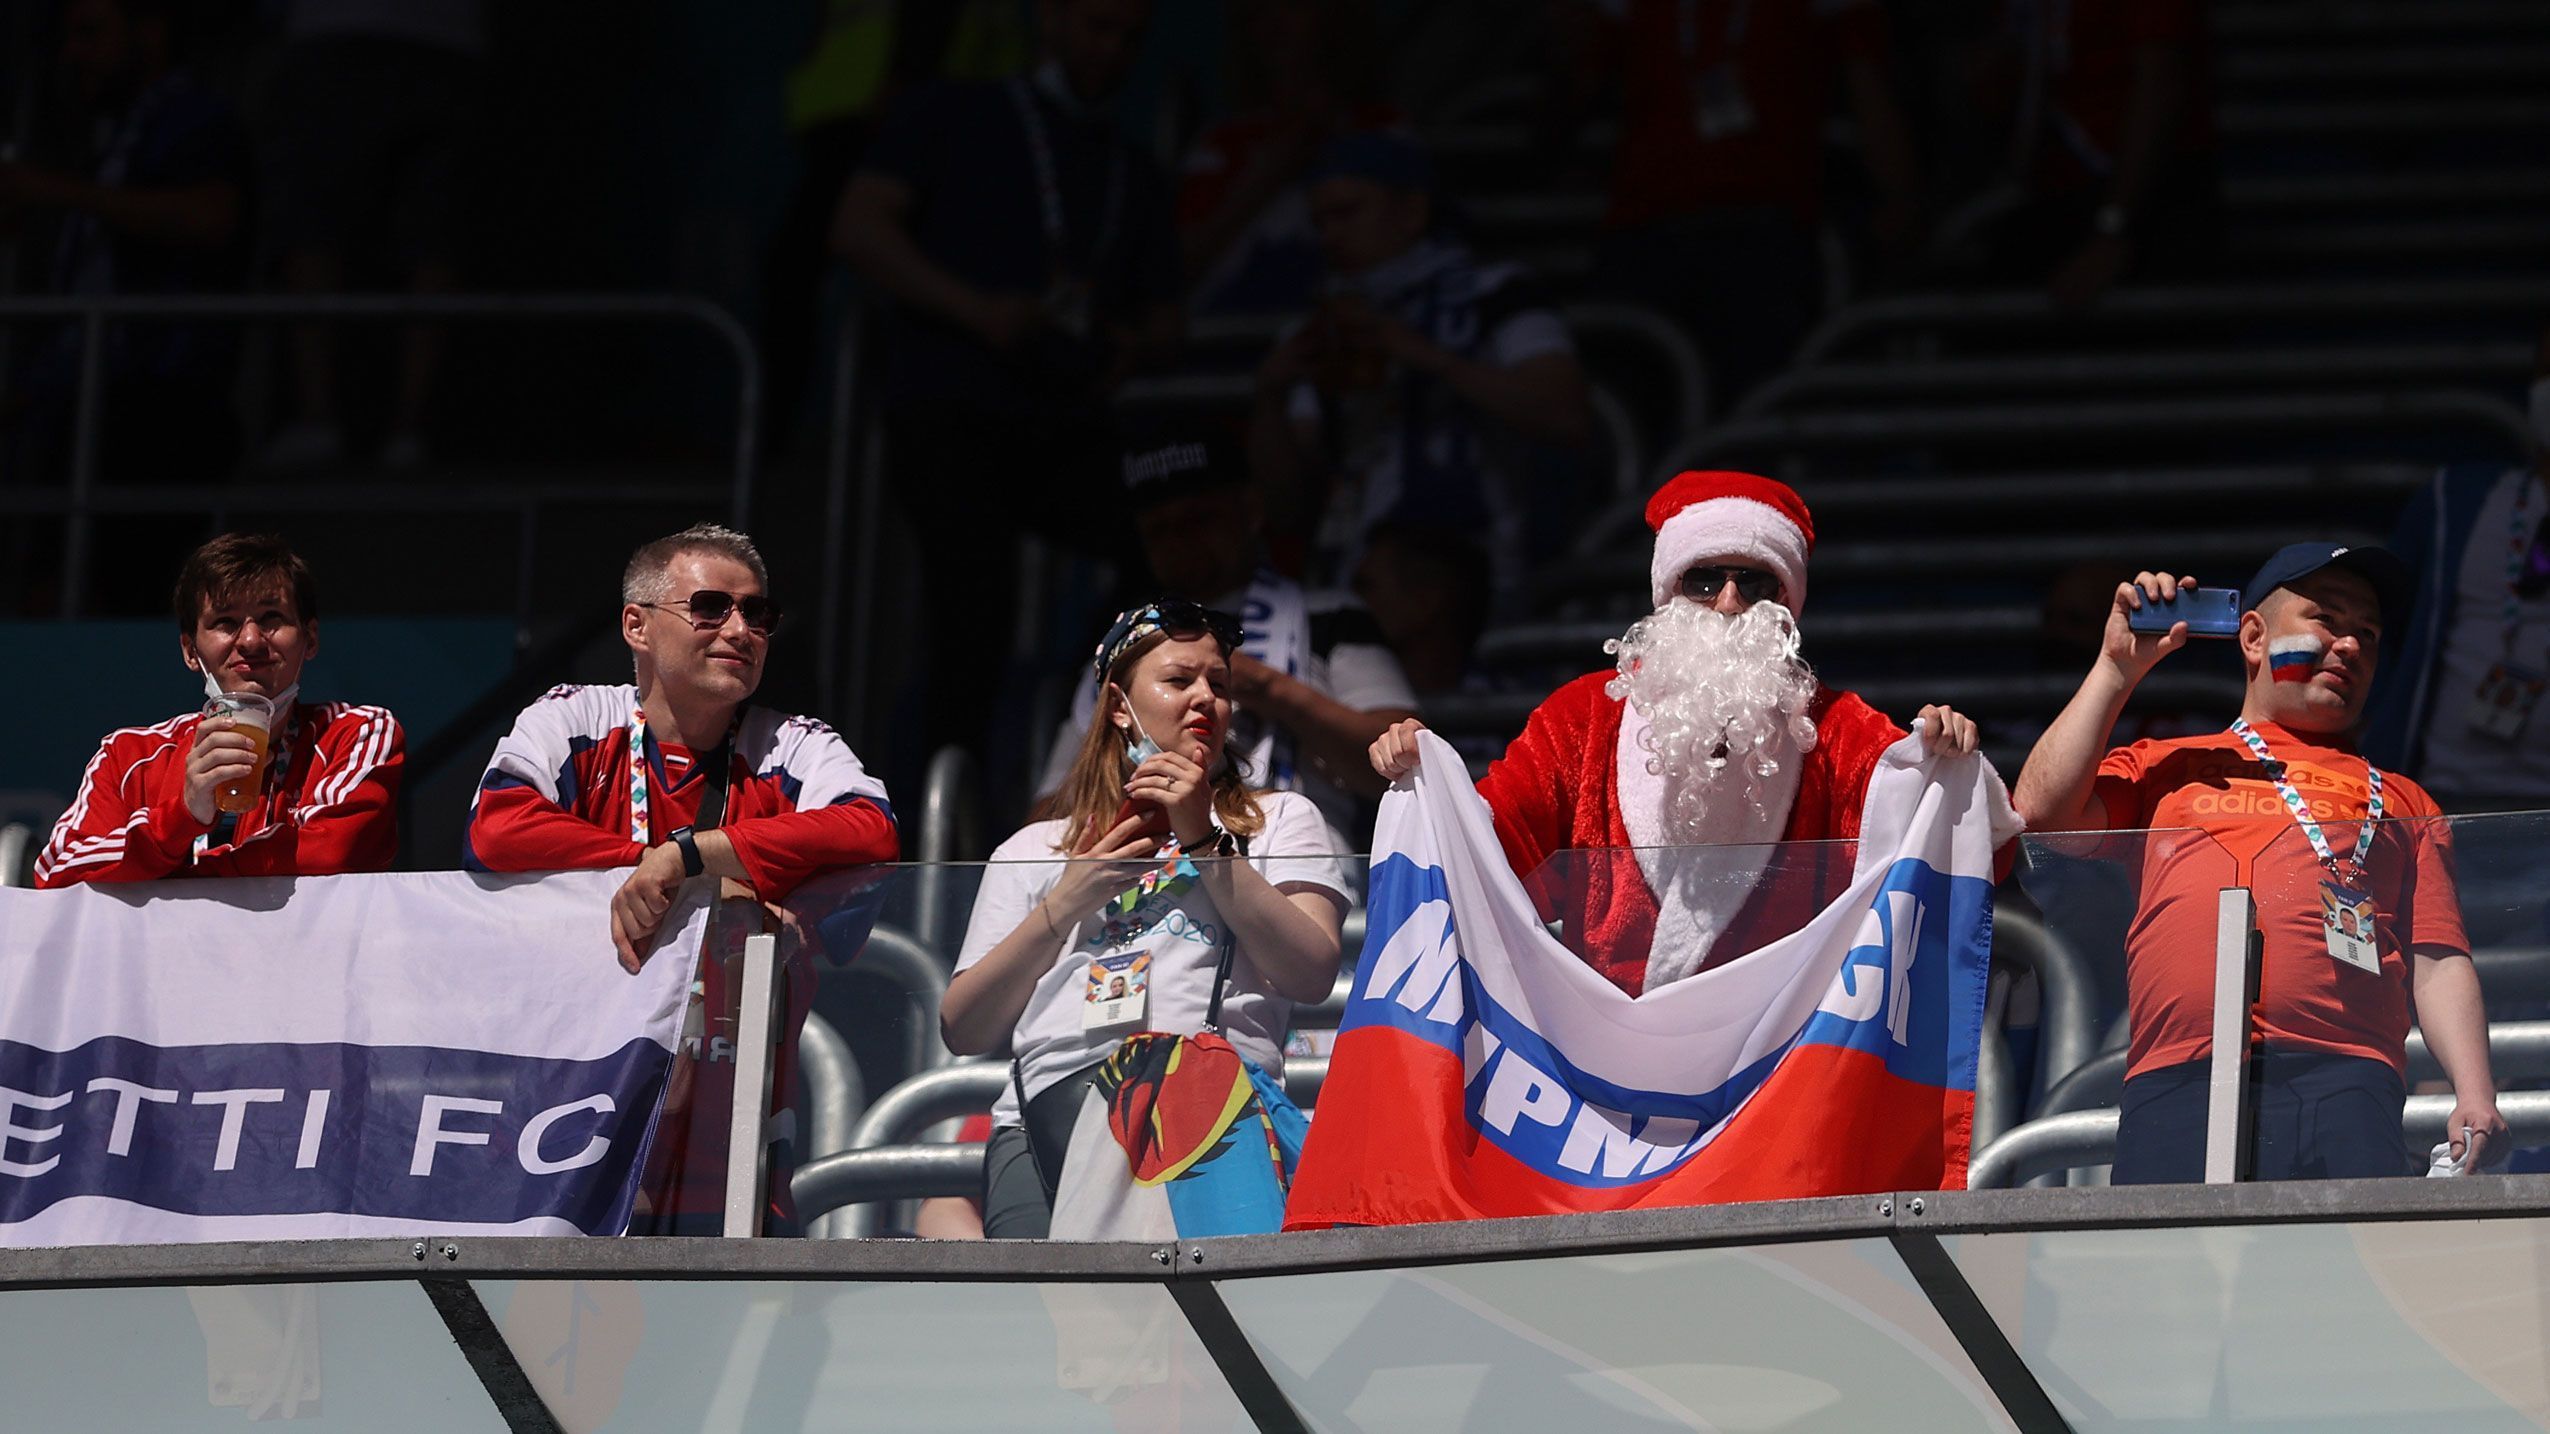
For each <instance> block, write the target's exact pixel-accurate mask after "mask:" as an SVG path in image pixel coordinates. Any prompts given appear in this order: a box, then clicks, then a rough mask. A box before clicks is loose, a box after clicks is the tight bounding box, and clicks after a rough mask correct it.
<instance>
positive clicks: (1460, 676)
mask: <svg viewBox="0 0 2550 1434" xmlns="http://www.w3.org/2000/svg"><path fill="white" fill-rule="evenodd" d="M1354 587H1355V596H1357V597H1359V598H1361V599H1363V603H1364V606H1365V607H1366V608H1368V609H1370V610H1371V612H1372V616H1373V621H1374V622H1375V623H1377V624H1378V625H1379V626H1380V628H1381V635H1382V638H1383V639H1384V640H1385V641H1387V642H1388V643H1389V644H1390V650H1391V651H1392V652H1394V653H1396V654H1398V657H1399V666H1400V667H1401V669H1403V670H1404V671H1405V672H1406V673H1407V679H1408V683H1409V685H1410V686H1412V687H1414V688H1415V689H1416V690H1417V691H1419V692H1450V691H1454V690H1456V689H1458V688H1460V687H1461V686H1462V685H1463V683H1464V682H1465V681H1466V680H1467V678H1468V677H1469V675H1470V657H1471V654H1472V653H1473V652H1474V651H1476V650H1477V648H1478V645H1479V636H1480V634H1481V633H1484V632H1485V631H1487V618H1488V612H1487V604H1486V603H1484V602H1481V601H1479V600H1478V598H1477V594H1479V593H1483V592H1485V591H1487V587H1488V570H1487V555H1486V554H1484V553H1482V552H1480V551H1479V550H1478V549H1477V548H1476V547H1474V546H1472V545H1471V544H1469V543H1466V542H1464V541H1462V539H1461V537H1460V535H1459V534H1457V533H1446V532H1443V531H1441V530H1440V529H1436V528H1432V527H1429V526H1427V525H1426V524H1425V523H1424V522H1423V521H1421V520H1418V519H1413V518H1411V519H1392V520H1390V521H1388V522H1385V523H1382V524H1381V525H1379V526H1378V527H1375V528H1374V529H1373V530H1372V531H1371V532H1370V533H1367V534H1365V535H1364V560H1363V561H1362V562H1361V563H1358V564H1357V565H1356V566H1355V579H1354Z"/></svg>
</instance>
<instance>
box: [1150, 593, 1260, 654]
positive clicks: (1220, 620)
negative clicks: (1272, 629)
mask: <svg viewBox="0 0 2550 1434" xmlns="http://www.w3.org/2000/svg"><path fill="white" fill-rule="evenodd" d="M1151 607H1152V610H1153V611H1155V612H1157V613H1159V614H1160V627H1161V629H1162V630H1163V631H1166V632H1167V633H1169V634H1170V635H1171V636H1175V635H1177V634H1178V633H1182V632H1201V633H1205V634H1208V635H1210V636H1211V637H1212V639H1213V640H1214V641H1215V642H1218V643H1220V644H1222V646H1223V647H1225V648H1236V647H1238V646H1239V645H1240V641H1241V638H1242V636H1243V634H1242V633H1241V631H1240V620H1239V619H1238V618H1236V617H1233V616H1231V615H1230V614H1229V613H1227V612H1224V611H1222V610H1221V609H1220V608H1212V607H1206V606H1205V605H1204V604H1202V603H1200V602H1187V601H1185V600H1183V599H1179V598H1172V599H1169V600H1168V601H1166V602H1156V603H1153V604H1152V605H1151Z"/></svg>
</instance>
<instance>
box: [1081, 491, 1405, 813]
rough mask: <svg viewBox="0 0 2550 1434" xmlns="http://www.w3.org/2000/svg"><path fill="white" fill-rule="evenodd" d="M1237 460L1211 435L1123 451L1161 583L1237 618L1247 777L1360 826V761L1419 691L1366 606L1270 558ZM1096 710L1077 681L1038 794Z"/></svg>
mask: <svg viewBox="0 0 2550 1434" xmlns="http://www.w3.org/2000/svg"><path fill="white" fill-rule="evenodd" d="M1247 483H1248V475H1247V472H1246V470H1245V468H1244V467H1243V465H1242V464H1241V462H1240V460H1239V456H1238V455H1237V454H1235V453H1232V452H1230V451H1228V450H1227V449H1226V448H1225V447H1224V446H1223V445H1222V444H1221V443H1219V442H1218V441H1205V442H1178V443H1163V444H1158V445H1154V446H1151V447H1147V448H1137V449H1133V450H1130V451H1128V452H1127V453H1126V454H1125V460H1124V485H1125V504H1126V506H1127V507H1129V508H1130V509H1131V510H1132V513H1133V522H1134V527H1135V529H1136V531H1138V532H1139V533H1140V534H1141V535H1142V552H1143V555H1144V557H1145V558H1147V559H1148V560H1149V562H1150V565H1151V574H1152V577H1153V578H1154V579H1155V580H1156V581H1157V583H1158V586H1159V590H1160V591H1161V592H1162V593H1163V594H1165V595H1166V596H1169V597H1176V598H1185V599H1186V600H1188V601H1190V602H1194V603H1198V604H1201V605H1202V606H1205V607H1208V608H1213V609H1215V610H1217V611H1223V612H1231V613H1236V614H1238V615H1239V617H1240V621H1241V624H1242V630H1243V634H1244V636H1243V638H1242V641H1241V643H1240V646H1239V648H1238V650H1236V651H1234V652H1233V653H1232V654H1231V659H1230V662H1231V677H1230V697H1231V733H1230V738H1229V743H1230V748H1231V750H1232V751H1233V752H1234V753H1236V754H1237V755H1238V757H1239V759H1240V761H1241V763H1242V764H1243V766H1244V767H1245V769H1246V771H1247V773H1248V779H1249V781H1250V782H1251V783H1252V784H1254V785H1256V786H1258V787H1262V788H1265V789H1267V790H1269V791H1279V792H1300V793H1302V794H1303V795H1304V796H1307V797H1309V798H1310V799H1311V801H1313V802H1314V803H1316V804H1317V805H1318V807H1319V811H1320V815H1321V816H1323V817H1326V818H1327V819H1328V824H1329V825H1330V826H1333V827H1335V828H1336V829H1337V830H1339V831H1340V832H1347V833H1356V832H1360V831H1361V830H1363V827H1364V823H1363V822H1361V821H1359V820H1358V819H1357V817H1358V814H1357V810H1356V803H1357V799H1358V798H1362V799H1366V800H1372V799H1378V798H1379V797H1380V795H1381V792H1382V783H1381V780H1380V778H1378V777H1377V776H1375V775H1374V774H1373V770H1372V765H1371V763H1369V762H1367V761H1366V760H1365V759H1364V749H1365V748H1367V747H1370V746H1371V745H1372V741H1373V739H1374V738H1376V737H1378V736H1380V735H1381V733H1382V729H1383V728H1385V727H1388V726H1389V725H1390V724H1391V723H1393V722H1395V721H1398V720H1399V719H1400V718H1402V717H1407V716H1412V715H1414V713H1415V711H1416V706H1417V699H1416V694H1415V693H1413V692H1411V691H1409V690H1408V679H1407V676H1406V675H1405V674H1404V673H1402V672H1401V671H1400V669H1399V662H1398V659H1397V658H1395V657H1393V656H1391V653H1390V648H1389V647H1388V646H1387V645H1386V644H1385V643H1384V642H1383V641H1382V632H1381V629H1380V627H1379V626H1377V625H1376V624H1375V623H1374V622H1373V619H1372V614H1370V613H1368V612H1366V611H1364V610H1363V609H1362V608H1361V607H1359V606H1357V605H1356V604H1355V601H1354V599H1353V598H1351V597H1350V596H1348V595H1347V594H1345V593H1343V592H1307V591H1305V590H1304V589H1303V587H1302V585H1301V584H1300V583H1297V582H1295V581H1293V580H1292V579H1291V578H1288V577H1285V576H1284V575H1283V574H1281V573H1278V572H1276V571H1275V570H1274V569H1272V568H1270V567H1268V566H1267V565H1266V562H1265V554H1264V552H1263V549H1262V548H1261V546H1260V543H1259V539H1258V511H1257V500H1256V495H1255V494H1253V493H1252V492H1250V490H1249V488H1248V486H1247ZM1097 710H1098V693H1097V689H1096V688H1094V687H1091V686H1090V685H1088V684H1087V683H1081V684H1079V695H1078V696H1077V697H1076V698H1075V699H1074V700H1073V702H1072V708H1071V716H1070V717H1069V718H1068V719H1066V720H1065V721H1064V723H1063V726H1062V731H1061V733H1060V734H1059V736H1057V738H1056V739H1055V742H1054V746H1053V747H1052V749H1051V750H1050V751H1049V752H1048V753H1047V755H1046V760H1045V772H1044V779H1043V781H1041V782H1040V783H1038V786H1037V795H1038V796H1039V797H1047V796H1051V795H1052V794H1053V793H1054V792H1055V791H1057V790H1059V789H1060V788H1061V786H1062V784H1063V780H1064V779H1065V778H1066V777H1068V776H1070V775H1071V765H1072V761H1073V759H1074V758H1075V757H1076V756H1077V755H1078V754H1079V752H1080V748H1081V745H1082V743H1081V736H1082V734H1083V733H1085V732H1087V731H1088V730H1089V724H1090V723H1091V722H1092V721H1093V720H1095V719H1096V715H1097Z"/></svg>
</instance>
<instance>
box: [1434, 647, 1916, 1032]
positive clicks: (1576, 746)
mask: <svg viewBox="0 0 2550 1434" xmlns="http://www.w3.org/2000/svg"><path fill="white" fill-rule="evenodd" d="M1616 675H1617V674H1615V673H1612V672H1591V673H1587V674H1586V675H1585V676H1583V677H1579V678H1577V679H1576V680H1575V681H1573V682H1570V683H1568V684H1567V685H1566V686H1564V687H1561V688H1560V689H1558V691H1556V692H1554V693H1551V694H1550V696H1549V698H1548V700H1546V701H1544V702H1542V703H1541V705H1540V706H1539V707H1538V708H1535V709H1534V710H1533V712H1532V716H1531V720H1530V721H1528V722H1526V723H1525V724H1524V726H1523V733H1522V735H1521V736H1519V737H1516V738H1515V739H1514V743H1513V745H1512V746H1509V747H1507V748H1506V749H1505V755H1504V756H1503V757H1502V758H1500V759H1498V760H1497V761H1496V763H1495V764H1493V765H1492V766H1490V767H1489V768H1488V770H1487V775H1486V776H1485V777H1483V778H1481V779H1480V781H1479V784H1478V788H1479V795H1481V796H1483V797H1485V798H1487V804H1488V807H1489V809H1490V810H1491V811H1493V812H1494V813H1495V816H1496V834H1497V839H1498V840H1499V841H1500V842H1502V843H1503V844H1504V847H1505V858H1506V860H1507V861H1508V862H1509V863H1511V864H1512V865H1513V867H1514V870H1515V873H1516V874H1517V875H1519V876H1521V877H1522V878H1523V882H1524V886H1525V887H1526V889H1528V890H1529V891H1531V893H1532V896H1533V899H1534V901H1535V902H1537V903H1538V904H1539V906H1540V910H1541V916H1542V918H1543V919H1544V920H1550V919H1556V920H1558V921H1560V922H1562V923H1563V924H1562V927H1561V930H1560V936H1561V938H1562V939H1563V940H1564V941H1565V942H1566V943H1567V945H1568V948H1569V949H1570V950H1573V951H1574V952H1576V954H1578V955H1579V956H1581V957H1583V958H1584V959H1585V962H1586V964H1588V965H1590V966H1592V967H1593V968H1594V969H1595V970H1597V971H1600V972H1602V973H1603V975H1604V976H1606V977H1608V978H1609V979H1610V980H1611V982H1612V983H1613V984H1614V985H1616V986H1618V987H1620V988H1621V989H1622V990H1624V991H1626V992H1628V993H1629V994H1630V995H1632V996H1635V995H1637V994H1638V993H1639V992H1640V991H1641V990H1643V989H1645V987H1646V984H1647V972H1648V961H1649V957H1650V955H1651V948H1652V947H1653V944H1654V940H1655V934H1656V927H1657V921H1658V916H1659V910H1660V903H1659V901H1658V896H1657V892H1656V889H1655V886H1654V879H1653V877H1652V876H1651V871H1650V864H1649V863H1642V862H1641V860H1640V858H1639V856H1638V855H1636V854H1635V853H1633V852H1632V851H1631V850H1629V849H1630V848H1633V847H1646V848H1649V849H1651V858H1650V861H1651V862H1652V859H1653V858H1652V849H1653V848H1656V847H1658V846H1660V845H1664V844H1668V843H1670V842H1671V841H1672V838H1670V837H1662V838H1660V836H1659V833H1660V832H1661V831H1662V812H1661V804H1660V800H1659V796H1660V793H1659V790H1658V789H1649V790H1643V791H1635V792H1633V793H1632V794H1631V796H1632V799H1633V800H1640V801H1642V802H1643V804H1644V805H1643V807H1642V810H1640V811H1637V812H1626V811H1625V810H1624V807H1625V805H1626V804H1625V803H1624V800H1623V794H1622V773H1623V770H1624V767H1625V766H1626V765H1627V764H1632V763H1641V762H1643V760H1644V757H1643V754H1641V753H1639V752H1638V750H1637V749H1636V748H1635V747H1634V746H1633V748H1632V749H1631V751H1630V752H1628V753H1624V752H1623V750H1622V747H1621V741H1622V736H1621V733H1622V725H1623V722H1622V718H1623V713H1624V711H1625V710H1626V705H1627V704H1625V703H1624V702H1622V701H1621V700H1620V699H1618V698H1615V697H1611V696H1607V695H1606V694H1605V693H1604V691H1603V688H1604V686H1605V685H1606V684H1607V683H1609V682H1610V681H1611V680H1612V678H1613V677H1614V676H1616ZM1807 716H1808V717H1809V718H1810V719H1811V720H1812V721H1813V722H1814V724H1815V747H1814V750H1812V751H1810V752H1807V753H1805V754H1803V756H1791V757H1790V758H1789V759H1788V760H1787V761H1785V762H1784V763H1783V766H1784V769H1785V770H1784V772H1783V775H1782V778H1781V780H1780V782H1778V783H1777V784H1775V785H1777V786H1779V787H1781V788H1783V789H1785V788H1786V787H1787V782H1788V779H1789V776H1790V775H1791V774H1793V775H1794V781H1795V786H1794V789H1793V790H1794V798H1793V800H1791V802H1790V804H1789V807H1788V812H1787V818H1786V821H1785V823H1784V824H1783V825H1782V826H1781V828H1780V830H1779V832H1778V836H1777V839H1778V840H1780V841H1783V842H1825V843H1836V844H1837V845H1828V846H1823V847H1802V848H1791V849H1787V850H1783V851H1781V852H1779V853H1778V854H1777V857H1776V859H1775V860H1773V861H1771V862H1770V864H1769V865H1768V867H1767V868H1766V869H1763V870H1761V872H1760V873H1759V877H1758V879H1756V880H1754V881H1753V882H1752V883H1751V890H1750V892H1749V894H1745V895H1743V896H1742V898H1741V900H1740V902H1739V903H1738V904H1737V905H1736V906H1735V908H1734V913H1733V917H1732V919H1731V920H1728V921H1725V922H1724V923H1723V924H1722V925H1720V926H1719V928H1718V929H1717V930H1716V933H1715V939H1714V940H1713V941H1710V942H1709V946H1708V950H1707V951H1706V953H1705V954H1706V956H1707V961H1708V964H1711V965H1715V964H1719V963H1722V962H1724V961H1727V960H1730V959H1732V958H1734V957H1736V956H1739V955H1742V954H1743V953H1745V952H1747V951H1751V950H1753V949H1754V948H1756V947H1758V946H1762V945H1765V944H1767V943H1769V942H1770V941H1773V940H1776V939H1777V938H1779V937H1781V936H1785V935H1788V934H1789V933H1791V932H1794V931H1796V930H1797V929H1798V928H1799V927H1801V926H1803V925H1804V924H1805V923H1806V920H1807V919H1808V918H1809V917H1811V916H1812V915H1814V913H1815V912H1817V911H1819V910H1821V909H1822V908H1823V907H1824V906H1825V905H1827V904H1829V903H1830V902H1831V901H1832V900H1833V899H1834V898H1835V897H1837V896H1839V895H1840V893H1841V892H1842V890H1843V889H1844V888H1845V887H1847V886H1848V885H1849V883H1850V876H1851V867H1852V865H1853V863H1854V861H1855V860H1856V857H1857V853H1856V850H1855V849H1854V848H1852V847H1850V846H1848V845H1838V844H1840V843H1849V842H1853V841H1856V840H1857V839H1858V837H1859V822H1860V807H1861V805H1862V803H1863V802H1865V800H1866V799H1867V796H1868V779H1869V775H1870V773H1871V772H1873V771H1874V770H1875V769H1876V766H1877V758H1878V754H1880V753H1882V752H1884V751H1885V750H1886V749H1887V748H1888V747H1890V746H1892V745H1894V743H1895V742H1897V741H1898V740H1900V739H1902V737H1903V736H1904V735H1905V733H1904V729H1903V728H1901V727H1898V726H1896V725H1895V724H1894V723H1893V722H1892V721H1890V720H1889V719H1888V718H1887V717H1886V716H1885V714H1883V713H1881V712H1879V711H1878V710H1877V709H1875V708H1873V707H1871V706H1869V705H1868V704H1867V703H1865V702H1863V701H1861V700H1860V699H1859V698H1858V697H1856V696H1854V695H1852V694H1850V693H1848V692H1836V691H1834V690H1832V689H1831V688H1829V687H1824V686H1822V685H1820V684H1819V685H1818V686H1817V687H1816V690H1815V696H1814V699H1813V700H1812V701H1811V702H1810V703H1809V704H1808V706H1807ZM1633 780H1635V775H1634V773H1633ZM1756 839H1757V840H1769V839H1770V838H1768V837H1758V838H1756ZM1560 853H1565V859H1563V860H1560V861H1556V862H1552V861H1551V860H1550V858H1551V857H1552V856H1554V855H1558V854H1560ZM1770 855H1771V854H1770V853H1769V852H1767V851H1765V850H1764V849H1763V848H1760V847H1755V848H1752V849H1751V850H1750V851H1749V852H1748V853H1737V854H1733V855H1732V860H1731V862H1730V867H1731V868H1734V869H1738V870H1740V869H1741V867H1742V866H1743V864H1744V863H1746V862H1747V861H1750V863H1751V864H1752V865H1754V866H1756V867H1761V866H1762V865H1763V859H1764V858H1766V857H1768V856H1770ZM1684 954H1685V955H1686V956H1687V957H1688V958H1689V959H1690V960H1691V961H1692V962H1694V963H1696V962H1697V960H1698V953H1684Z"/></svg>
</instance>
